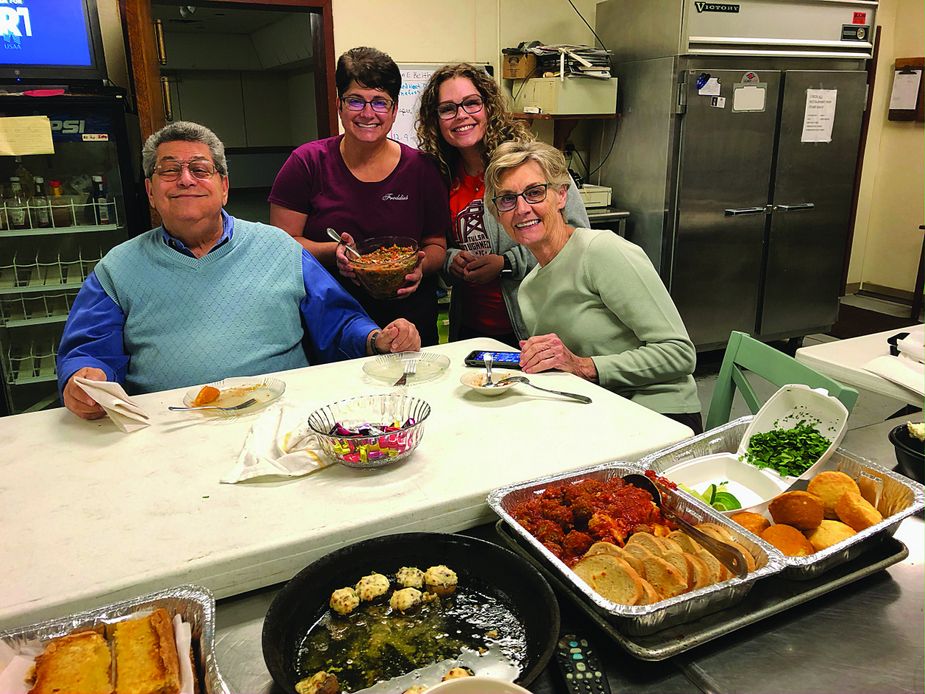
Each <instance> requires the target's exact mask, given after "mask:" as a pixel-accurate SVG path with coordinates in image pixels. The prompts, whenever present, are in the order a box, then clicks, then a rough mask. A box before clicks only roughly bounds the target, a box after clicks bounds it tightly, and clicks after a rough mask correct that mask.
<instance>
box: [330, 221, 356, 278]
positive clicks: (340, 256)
mask: <svg viewBox="0 0 925 694" xmlns="http://www.w3.org/2000/svg"><path fill="white" fill-rule="evenodd" d="M340 237H341V239H342V240H343V243H339V244H337V250H336V251H335V256H336V258H337V271H338V272H339V273H340V274H341V275H342V276H344V277H348V278H349V279H351V280H353V283H354V284H359V283H360V281H359V280H358V279H357V275H356V273H355V272H354V271H353V266H352V265H351V264H350V256H349V255H347V249H346V248H344V246H345V245H347V246H350V247H351V248H356V243H355V242H354V240H353V237H352V236H351V235H350V234H347V233H343V234H341V235H340Z"/></svg>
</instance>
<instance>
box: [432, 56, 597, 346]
mask: <svg viewBox="0 0 925 694" xmlns="http://www.w3.org/2000/svg"><path fill="white" fill-rule="evenodd" d="M417 134H418V139H419V140H420V143H421V144H420V148H421V149H422V150H423V151H424V152H427V153H429V154H431V155H433V156H434V157H435V158H436V159H437V161H438V162H439V164H440V170H441V172H442V173H443V176H444V178H445V179H446V182H447V185H448V186H449V189H450V212H451V213H452V218H453V229H452V232H451V233H452V236H451V238H450V245H451V248H449V250H448V251H447V256H446V260H445V261H444V264H443V275H444V278H445V279H446V280H447V281H448V282H449V283H450V284H452V285H453V296H452V301H451V304H450V339H451V340H463V339H466V338H470V337H482V336H488V337H493V338H495V339H497V340H500V341H502V342H505V343H507V344H509V345H512V346H516V345H517V344H518V341H519V340H523V339H526V338H527V337H529V335H528V334H527V331H526V327H525V326H524V323H523V319H522V318H521V315H520V309H519V308H518V305H517V288H518V286H519V284H520V280H522V279H523V278H524V277H525V276H526V274H527V272H529V271H530V269H531V268H533V266H534V265H536V258H534V257H533V256H532V255H531V253H530V251H528V250H527V249H526V248H524V247H523V246H520V245H518V244H516V243H514V242H513V241H512V240H511V239H510V237H509V236H508V235H507V234H505V233H504V231H503V229H502V228H501V226H500V225H499V224H498V221H497V220H496V219H495V218H494V217H493V216H492V215H491V214H489V213H487V212H486V211H485V207H484V205H483V198H484V196H485V180H484V173H485V167H486V166H487V165H488V162H489V161H490V160H491V156H492V154H493V153H494V151H495V149H496V148H497V147H498V146H499V145H501V144H502V143H504V142H508V141H510V140H519V141H530V140H533V139H534V138H533V134H532V133H531V132H530V131H529V130H528V129H527V127H526V125H524V123H523V122H522V121H518V120H515V119H514V117H513V116H512V115H511V113H510V112H509V111H508V110H507V108H506V106H505V103H504V97H503V96H502V94H501V90H500V89H499V88H498V85H497V83H496V82H495V81H494V79H492V77H491V76H490V75H489V74H488V73H486V72H485V70H484V69H482V68H481V67H478V66H475V65H470V64H469V63H458V64H455V65H445V66H443V67H442V68H440V69H439V70H437V71H436V72H435V73H434V74H433V76H431V78H430V81H429V82H428V83H427V86H426V87H425V88H424V91H423V92H422V93H421V101H420V110H419V111H418V120H417ZM564 212H565V216H566V219H567V220H568V222H569V223H570V224H574V225H576V226H581V227H588V226H590V222H589V221H588V215H587V213H586V212H585V208H584V204H583V203H582V201H581V197H580V195H579V194H578V189H577V188H576V187H575V185H574V183H572V184H571V186H570V188H569V191H568V197H567V202H566V206H565V210H564Z"/></svg>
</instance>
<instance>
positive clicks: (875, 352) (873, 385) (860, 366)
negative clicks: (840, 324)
mask: <svg viewBox="0 0 925 694" xmlns="http://www.w3.org/2000/svg"><path fill="white" fill-rule="evenodd" d="M910 327H912V326H910ZM905 330H906V328H897V329H895V330H885V331H883V332H882V333H874V334H872V335H864V336H862V337H852V338H849V339H847V340H836V341H834V342H825V343H823V344H820V345H813V346H811V347H801V348H800V349H798V350H797V351H796V360H797V361H798V362H800V363H802V364H806V365H807V366H809V367H811V368H813V369H816V371H819V372H820V373H823V374H825V375H826V376H831V377H832V378H834V379H835V380H837V381H840V382H841V383H843V384H845V385H849V386H853V387H856V388H860V389H862V390H868V391H871V392H874V393H879V394H881V395H886V396H889V397H891V398H895V399H897V400H901V401H902V402H905V403H908V404H909V405H916V406H918V407H921V406H922V398H921V396H919V395H918V394H916V393H913V392H912V391H910V390H908V389H907V388H903V387H902V386H899V385H896V384H895V383H892V382H891V381H888V380H886V379H885V378H883V377H882V376H878V375H877V374H875V373H872V372H870V371H866V370H865V369H864V365H865V364H867V363H868V362H869V361H870V360H871V359H874V358H876V357H880V356H886V355H888V354H889V353H890V350H889V345H887V338H889V337H892V336H893V335H895V334H896V333H900V332H904V331H905Z"/></svg>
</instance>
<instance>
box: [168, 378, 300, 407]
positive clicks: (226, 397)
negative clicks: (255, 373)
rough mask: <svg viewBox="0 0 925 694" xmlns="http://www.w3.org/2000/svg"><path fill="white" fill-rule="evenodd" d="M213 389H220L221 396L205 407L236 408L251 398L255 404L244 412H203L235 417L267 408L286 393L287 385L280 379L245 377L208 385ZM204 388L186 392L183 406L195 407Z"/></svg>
mask: <svg viewBox="0 0 925 694" xmlns="http://www.w3.org/2000/svg"><path fill="white" fill-rule="evenodd" d="M206 385H210V386H212V387H213V388H218V389H219V390H220V391H221V394H220V395H219V396H218V398H217V399H215V400H213V401H212V402H210V403H208V404H207V405H203V407H234V406H235V405H240V404H241V403H242V402H244V401H246V400H250V399H251V398H253V399H255V400H256V401H257V402H255V403H254V404H253V405H251V406H250V407H245V408H244V409H243V410H233V411H232V412H222V411H221V410H203V412H202V413H203V414H213V415H225V416H227V415H235V414H240V413H243V412H253V411H254V410H259V409H260V408H262V407H266V406H267V405H269V404H270V403H271V402H274V401H276V400H279V398H280V397H282V395H283V393H285V392H286V384H285V383H284V382H283V381H281V380H279V379H278V378H261V377H244V376H238V377H235V378H225V379H223V380H221V381H216V382H215V383H208V384H206ZM203 387H204V386H196V387H194V388H190V389H189V390H188V391H186V394H185V395H184V396H183V404H184V405H186V406H187V407H193V401H194V400H195V399H196V396H197V395H198V394H199V391H200V390H202V389H203Z"/></svg>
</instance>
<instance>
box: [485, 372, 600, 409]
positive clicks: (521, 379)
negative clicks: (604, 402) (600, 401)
mask: <svg viewBox="0 0 925 694" xmlns="http://www.w3.org/2000/svg"><path fill="white" fill-rule="evenodd" d="M508 383H523V384H524V385H527V386H530V387H531V388H536V389H537V390H542V391H544V392H546V393H555V394H556V395H563V396H565V397H567V398H572V399H573V400H577V401H578V402H581V403H584V404H585V405H590V404H591V398H589V397H588V396H587V395H579V394H578V393H566V392H565V391H564V390H552V389H551V388H541V387H540V386H538V385H535V384H533V383H531V382H530V380H529V379H528V378H527V377H526V376H505V377H504V378H502V379H501V380H499V381H495V382H494V383H491V382H490V381H489V382H488V383H486V384H485V385H487V386H488V387H490V388H498V387H499V386H504V385H506V384H508Z"/></svg>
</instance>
